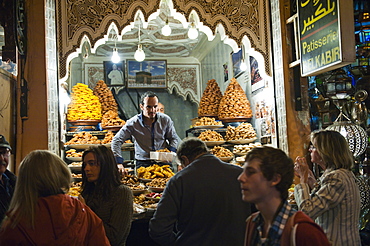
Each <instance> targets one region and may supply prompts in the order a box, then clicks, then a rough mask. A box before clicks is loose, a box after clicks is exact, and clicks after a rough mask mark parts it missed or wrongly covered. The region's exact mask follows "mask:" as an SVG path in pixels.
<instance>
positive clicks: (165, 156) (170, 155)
mask: <svg viewBox="0 0 370 246" xmlns="http://www.w3.org/2000/svg"><path fill="white" fill-rule="evenodd" d="M175 157H176V153H174V152H155V151H151V152H150V159H151V160H155V161H160V162H172V161H173V159H174V158H175Z"/></svg>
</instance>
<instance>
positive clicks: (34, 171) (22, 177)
mask: <svg viewBox="0 0 370 246" xmlns="http://www.w3.org/2000/svg"><path fill="white" fill-rule="evenodd" d="M71 179H72V177H71V171H70V170H69V168H68V166H67V164H66V163H65V162H64V161H63V160H62V159H61V158H60V157H59V156H57V155H56V154H53V153H51V152H49V151H47V150H35V151H32V152H31V153H29V154H28V155H27V156H26V157H25V158H24V159H23V160H22V162H21V164H20V167H19V173H18V178H17V183H16V186H15V190H14V196H13V198H12V201H11V202H10V206H9V211H10V214H9V218H6V219H11V221H12V226H13V227H15V226H16V225H17V224H18V223H19V222H20V220H22V221H25V222H26V223H27V225H29V226H31V227H32V228H34V224H35V217H36V216H37V215H36V214H35V211H36V206H37V201H38V198H39V197H43V196H50V195H56V194H61V193H64V192H67V191H68V190H69V187H70V184H71Z"/></svg>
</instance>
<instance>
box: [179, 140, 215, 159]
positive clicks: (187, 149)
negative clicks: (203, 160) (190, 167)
mask: <svg viewBox="0 0 370 246" xmlns="http://www.w3.org/2000/svg"><path fill="white" fill-rule="evenodd" d="M208 152H209V151H208V148H207V145H206V144H205V143H204V142H203V141H202V140H200V139H199V138H196V137H187V138H185V139H184V140H183V141H182V142H181V143H180V145H179V147H178V148H177V153H176V154H177V158H179V159H181V156H186V157H187V158H188V159H189V160H190V161H193V160H194V158H195V157H197V156H198V155H200V154H203V153H208Z"/></svg>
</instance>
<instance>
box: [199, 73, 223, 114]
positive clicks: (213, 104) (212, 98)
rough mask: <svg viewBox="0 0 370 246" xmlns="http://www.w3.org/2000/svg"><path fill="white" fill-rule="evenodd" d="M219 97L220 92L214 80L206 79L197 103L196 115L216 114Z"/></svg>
mask: <svg viewBox="0 0 370 246" xmlns="http://www.w3.org/2000/svg"><path fill="white" fill-rule="evenodd" d="M221 98H222V92H221V90H220V87H219V86H218V84H217V82H216V80H214V79H211V80H208V82H207V87H206V89H205V90H204V92H203V95H202V98H201V100H200V103H199V108H198V116H200V117H201V116H217V115H218V107H219V104H220V100H221Z"/></svg>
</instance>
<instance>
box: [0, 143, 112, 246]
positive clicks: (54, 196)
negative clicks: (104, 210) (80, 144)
mask: <svg viewBox="0 0 370 246" xmlns="http://www.w3.org/2000/svg"><path fill="white" fill-rule="evenodd" d="M70 183H71V172H70V171H69V169H68V167H67V165H66V163H65V162H64V161H63V160H62V159H61V158H60V157H59V156H57V155H55V154H53V153H51V152H49V151H46V150H35V151H32V152H31V153H29V154H28V155H27V156H26V157H25V158H24V159H23V161H22V163H21V165H20V168H19V174H18V179H17V185H16V188H15V191H14V196H13V199H12V201H11V203H10V207H9V210H8V212H7V216H6V217H5V219H4V221H3V224H2V226H1V230H0V245H110V244H109V241H108V239H107V237H106V236H105V231H104V227H103V223H102V221H101V219H99V218H98V216H96V215H95V214H94V213H93V212H92V211H91V209H90V208H89V207H87V206H86V205H84V204H82V203H81V202H80V201H79V200H77V199H75V198H72V197H70V196H69V195H66V194H65V192H67V191H68V189H69V187H70Z"/></svg>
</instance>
